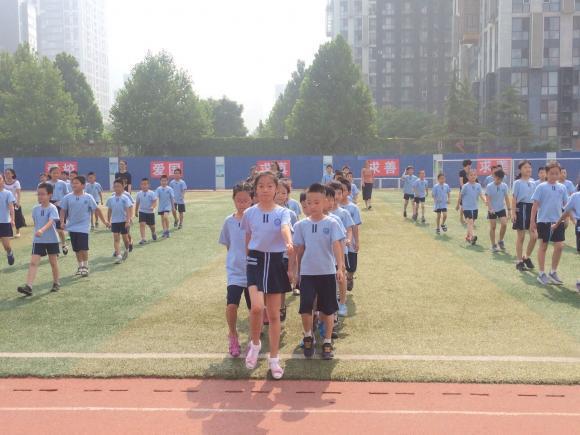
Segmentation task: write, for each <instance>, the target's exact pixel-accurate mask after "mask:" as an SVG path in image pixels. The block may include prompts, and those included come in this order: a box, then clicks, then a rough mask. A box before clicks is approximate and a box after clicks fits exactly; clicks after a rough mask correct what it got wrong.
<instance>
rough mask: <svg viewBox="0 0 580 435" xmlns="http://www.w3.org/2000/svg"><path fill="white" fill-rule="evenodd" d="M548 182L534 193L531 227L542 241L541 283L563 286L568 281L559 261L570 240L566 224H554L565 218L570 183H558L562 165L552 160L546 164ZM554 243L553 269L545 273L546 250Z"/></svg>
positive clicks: (540, 253)
mask: <svg viewBox="0 0 580 435" xmlns="http://www.w3.org/2000/svg"><path fill="white" fill-rule="evenodd" d="M546 172H547V174H548V181H547V182H545V183H542V184H540V185H539V186H538V187H536V191H535V192H534V194H533V195H532V201H534V205H533V206H532V217H531V222H530V230H531V231H533V232H534V233H537V235H538V239H539V241H540V247H539V248H538V264H539V269H540V274H539V275H538V282H539V283H540V284H542V285H548V284H555V285H562V284H563V283H564V282H563V281H562V280H561V279H560V277H559V276H558V272H557V270H558V264H559V263H560V257H561V256H562V250H563V249H564V240H566V228H565V226H564V225H558V226H555V227H554V228H553V229H552V225H553V224H555V223H556V222H560V221H561V219H560V218H561V217H562V210H563V208H564V207H565V206H566V203H567V202H568V193H567V192H566V186H564V185H563V184H560V183H558V179H559V178H560V164H559V163H558V162H555V161H554V162H550V163H548V165H547V166H546ZM550 242H553V243H554V252H553V253H552V268H551V270H550V273H549V274H546V272H545V263H546V251H547V250H548V244H549V243H550Z"/></svg>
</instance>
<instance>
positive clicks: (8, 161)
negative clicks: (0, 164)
mask: <svg viewBox="0 0 580 435" xmlns="http://www.w3.org/2000/svg"><path fill="white" fill-rule="evenodd" d="M8 168H10V169H14V159H13V158H12V157H4V168H3V170H2V172H4V169H8Z"/></svg>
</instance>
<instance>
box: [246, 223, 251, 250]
mask: <svg viewBox="0 0 580 435" xmlns="http://www.w3.org/2000/svg"><path fill="white" fill-rule="evenodd" d="M250 240H252V232H251V231H250V230H248V229H246V255H247V254H248V253H249V252H250V248H249V246H250Z"/></svg>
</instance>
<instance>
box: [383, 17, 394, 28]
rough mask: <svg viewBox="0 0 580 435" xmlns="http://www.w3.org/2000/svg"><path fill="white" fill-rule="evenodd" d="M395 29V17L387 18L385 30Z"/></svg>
mask: <svg viewBox="0 0 580 435" xmlns="http://www.w3.org/2000/svg"><path fill="white" fill-rule="evenodd" d="M394 28H395V19H394V18H393V17H386V18H385V30H393V29H394Z"/></svg>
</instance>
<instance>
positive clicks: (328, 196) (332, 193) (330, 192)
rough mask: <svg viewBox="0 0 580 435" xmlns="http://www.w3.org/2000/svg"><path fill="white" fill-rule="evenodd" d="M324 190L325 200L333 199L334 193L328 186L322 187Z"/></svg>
mask: <svg viewBox="0 0 580 435" xmlns="http://www.w3.org/2000/svg"><path fill="white" fill-rule="evenodd" d="M324 189H325V190H326V197H327V198H334V197H335V196H336V191H335V190H334V189H333V188H332V187H330V186H328V185H327V186H324Z"/></svg>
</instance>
